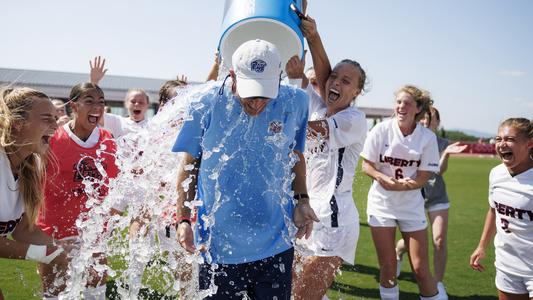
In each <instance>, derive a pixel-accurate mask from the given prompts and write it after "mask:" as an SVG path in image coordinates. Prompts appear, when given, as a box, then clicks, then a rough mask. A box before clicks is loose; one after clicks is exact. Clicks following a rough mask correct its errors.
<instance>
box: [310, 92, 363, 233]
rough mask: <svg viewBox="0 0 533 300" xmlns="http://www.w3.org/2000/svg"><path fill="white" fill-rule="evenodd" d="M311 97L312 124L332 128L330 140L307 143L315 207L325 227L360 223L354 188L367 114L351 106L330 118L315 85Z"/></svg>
mask: <svg viewBox="0 0 533 300" xmlns="http://www.w3.org/2000/svg"><path fill="white" fill-rule="evenodd" d="M307 94H308V95H309V101H310V102H309V121H315V120H325V121H326V122H327V123H328V128H329V137H328V138H327V139H321V138H319V139H316V138H308V139H307V141H306V151H305V158H306V166H307V174H306V178H307V191H308V193H309V197H310V204H311V207H312V208H313V210H314V211H315V213H316V215H317V216H318V218H319V219H320V221H321V222H322V223H323V224H324V225H325V226H328V227H339V226H344V225H349V224H354V223H358V222H359V214H358V212H357V208H356V207H355V203H354V201H353V198H352V185H353V180H354V176H355V169H356V168H357V162H358V160H359V153H360V152H361V150H362V149H363V143H364V141H365V137H366V133H367V123H366V118H365V114H364V113H363V112H361V111H359V110H358V109H357V108H355V107H353V106H350V107H348V108H346V109H344V110H342V111H340V112H338V113H336V114H335V115H333V116H331V117H328V118H326V110H327V108H326V105H325V104H324V102H323V101H322V99H321V98H320V96H318V94H316V92H315V91H314V90H313V89H312V87H311V85H309V86H308V88H307Z"/></svg>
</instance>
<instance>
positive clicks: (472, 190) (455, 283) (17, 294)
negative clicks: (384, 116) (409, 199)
mask: <svg viewBox="0 0 533 300" xmlns="http://www.w3.org/2000/svg"><path fill="white" fill-rule="evenodd" d="M497 164H498V160H496V159H489V158H475V157H453V158H451V159H450V164H449V169H448V172H447V173H446V174H445V178H446V184H447V188H448V193H449V196H450V200H451V202H452V207H451V209H450V226H449V235H448V265H447V271H446V277H445V280H444V281H445V284H446V288H447V290H448V294H449V297H450V299H472V300H474V299H481V300H485V299H497V296H496V295H497V292H496V288H495V287H494V266H493V261H494V251H493V249H492V247H491V248H490V249H489V250H488V254H489V255H488V257H487V258H486V259H485V261H484V262H485V265H486V267H487V271H486V272H484V273H478V272H475V271H472V270H471V269H470V267H469V266H468V260H469V257H470V254H471V252H472V251H473V250H474V248H475V247H476V246H477V242H478V240H479V236H480V234H481V230H482V226H483V220H484V218H485V214H486V212H487V209H488V202H487V189H488V174H489V171H490V169H491V168H492V167H494V166H495V165H497ZM369 185H370V179H369V178H368V177H366V176H364V175H363V174H362V173H361V171H360V169H359V170H358V172H357V181H356V184H355V185H354V197H355V199H356V203H357V207H358V209H359V213H360V215H361V233H360V237H359V244H358V249H357V256H356V257H357V258H356V265H355V266H354V267H349V266H343V268H342V274H341V275H340V276H338V277H337V280H336V282H335V283H334V285H333V286H332V288H331V290H330V291H329V292H328V296H329V297H330V299H379V290H378V274H379V268H378V264H377V257H376V254H375V249H374V245H373V243H372V239H371V236H370V230H369V228H368V225H367V223H366V194H367V192H368V188H369ZM430 249H431V248H430ZM0 270H1V271H0V288H1V289H2V291H3V293H4V296H5V298H6V299H7V300H12V299H16V300H18V299H24V300H25V299H40V281H39V278H38V276H37V274H36V271H35V270H36V268H35V264H34V263H32V262H26V261H16V260H5V259H0ZM399 283H400V290H401V294H400V299H402V300H403V299H419V298H418V288H417V286H416V283H415V282H414V280H413V276H412V274H411V271H410V269H409V264H408V263H404V265H403V269H402V275H400V278H399Z"/></svg>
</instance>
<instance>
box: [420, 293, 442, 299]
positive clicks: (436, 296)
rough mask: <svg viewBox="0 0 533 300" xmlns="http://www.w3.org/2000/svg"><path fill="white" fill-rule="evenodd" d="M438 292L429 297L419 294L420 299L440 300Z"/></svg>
mask: <svg viewBox="0 0 533 300" xmlns="http://www.w3.org/2000/svg"><path fill="white" fill-rule="evenodd" d="M440 299H441V298H440V293H437V295H435V296H431V297H422V296H420V300H440Z"/></svg>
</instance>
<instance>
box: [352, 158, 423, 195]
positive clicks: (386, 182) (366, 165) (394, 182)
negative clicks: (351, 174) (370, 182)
mask: <svg viewBox="0 0 533 300" xmlns="http://www.w3.org/2000/svg"><path fill="white" fill-rule="evenodd" d="M363 172H364V173H365V174H366V175H368V176H370V178H372V179H374V180H375V181H377V182H378V183H379V184H380V185H381V186H382V187H383V188H384V189H386V190H388V191H408V190H416V189H419V188H421V187H423V186H424V184H426V182H427V181H428V179H429V178H430V177H431V174H432V172H429V171H417V174H416V179H411V178H399V179H396V178H394V177H390V176H388V175H385V174H383V173H381V172H380V171H378V170H377V169H376V167H375V164H374V163H373V162H371V161H369V160H366V159H364V158H363Z"/></svg>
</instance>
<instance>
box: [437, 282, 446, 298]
mask: <svg viewBox="0 0 533 300" xmlns="http://www.w3.org/2000/svg"><path fill="white" fill-rule="evenodd" d="M437 290H438V291H439V295H440V299H441V300H448V294H447V293H446V288H445V287H444V283H442V281H439V282H438V283H437Z"/></svg>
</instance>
